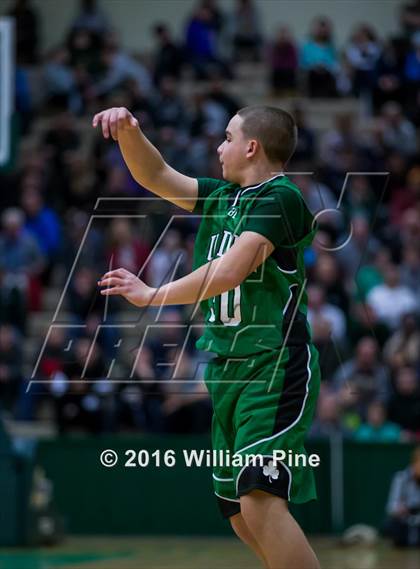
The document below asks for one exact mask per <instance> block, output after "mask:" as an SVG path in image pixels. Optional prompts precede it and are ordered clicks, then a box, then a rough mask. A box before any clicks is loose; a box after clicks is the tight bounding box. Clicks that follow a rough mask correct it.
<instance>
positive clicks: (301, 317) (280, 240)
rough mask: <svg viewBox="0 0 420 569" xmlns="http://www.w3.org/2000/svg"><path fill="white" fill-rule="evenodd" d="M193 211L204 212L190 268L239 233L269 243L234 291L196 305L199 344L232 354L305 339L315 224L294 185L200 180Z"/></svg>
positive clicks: (308, 337) (274, 180)
mask: <svg viewBox="0 0 420 569" xmlns="http://www.w3.org/2000/svg"><path fill="white" fill-rule="evenodd" d="M193 213H195V214H201V215H202V219H201V223H200V226H199V230H198V233H197V237H196V241H195V247H194V269H197V268H198V267H200V266H202V265H205V264H206V263H208V262H209V261H211V260H213V259H217V258H219V257H220V256H222V255H223V254H224V253H225V252H226V251H227V250H228V249H229V248H230V247H232V245H233V244H234V242H235V240H236V239H237V238H238V237H239V236H240V235H241V233H242V232H243V231H254V232H256V233H259V234H261V235H263V236H264V237H266V238H267V239H268V240H269V241H270V242H271V243H272V244H273V245H274V247H275V249H274V251H273V253H272V254H271V255H270V256H269V257H268V258H267V259H266V260H265V261H264V263H262V264H261V265H260V266H259V267H258V268H257V269H256V270H255V271H254V272H252V273H251V274H250V275H249V276H248V277H247V278H246V279H245V280H244V281H243V282H242V283H241V284H240V285H238V286H237V287H236V288H235V289H233V290H230V291H226V292H224V293H223V294H221V295H219V296H217V297H212V298H209V299H207V300H204V301H202V302H201V303H200V307H201V309H202V311H203V314H204V318H205V331H204V333H203V335H202V336H201V337H200V338H199V340H198V341H197V344H196V345H197V348H198V349H200V350H205V351H211V352H215V353H216V354H217V355H219V356H221V357H232V358H234V357H242V356H248V355H251V354H256V353H259V352H263V351H266V350H278V349H280V348H281V346H282V345H283V344H285V345H287V346H290V345H301V344H302V345H303V344H306V343H308V342H310V341H311V333H310V328H309V324H308V322H307V318H306V314H307V294H306V290H305V288H306V280H305V267H304V259H303V252H304V249H305V247H307V246H308V245H310V243H311V242H312V240H313V238H314V235H315V232H316V222H315V219H314V217H313V215H312V214H311V212H310V211H309V209H308V208H307V206H306V204H305V201H304V199H303V197H302V194H301V192H300V190H299V189H298V188H297V186H295V185H294V184H293V183H292V182H291V181H290V180H289V179H288V178H287V177H286V176H284V175H283V174H279V175H277V176H275V177H274V178H272V179H270V180H268V181H266V182H262V183H260V184H256V185H253V186H248V187H240V186H238V185H237V184H232V183H228V182H226V181H223V180H215V179H211V178H199V179H198V199H197V203H196V206H195V208H194V210H193Z"/></svg>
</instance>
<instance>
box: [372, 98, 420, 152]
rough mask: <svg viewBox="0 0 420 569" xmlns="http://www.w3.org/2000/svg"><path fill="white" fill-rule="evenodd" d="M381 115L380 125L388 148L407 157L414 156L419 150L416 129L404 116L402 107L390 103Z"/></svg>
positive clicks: (385, 106)
mask: <svg viewBox="0 0 420 569" xmlns="http://www.w3.org/2000/svg"><path fill="white" fill-rule="evenodd" d="M381 115H382V118H381V123H380V125H381V128H382V132H383V138H384V143H385V145H386V147H387V148H388V149H389V150H397V151H398V152H401V154H404V155H405V156H408V157H411V156H413V155H414V154H415V153H416V150H417V138H416V129H415V127H414V125H413V124H412V123H411V122H410V121H409V120H408V119H407V118H406V117H405V116H404V115H403V112H402V108H401V105H399V104H398V103H396V102H394V101H389V102H388V103H385V105H384V106H383V107H382V112H381Z"/></svg>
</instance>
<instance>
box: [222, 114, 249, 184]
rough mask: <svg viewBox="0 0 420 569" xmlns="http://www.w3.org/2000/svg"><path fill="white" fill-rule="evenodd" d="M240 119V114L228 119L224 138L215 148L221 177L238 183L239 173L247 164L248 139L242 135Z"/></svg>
mask: <svg viewBox="0 0 420 569" xmlns="http://www.w3.org/2000/svg"><path fill="white" fill-rule="evenodd" d="M242 120H243V119H242V118H241V117H240V116H238V115H235V116H234V117H233V118H232V119H231V120H230V121H229V124H228V125H227V127H226V131H225V133H226V138H225V140H224V141H223V142H222V144H221V145H220V146H219V148H218V149H217V153H218V154H219V160H220V163H221V164H222V172H223V178H224V179H225V180H228V181H229V182H235V183H240V179H241V173H242V171H243V168H244V166H246V164H247V160H246V155H247V150H248V143H249V141H248V140H246V139H245V137H244V135H243V132H242V128H241V124H242Z"/></svg>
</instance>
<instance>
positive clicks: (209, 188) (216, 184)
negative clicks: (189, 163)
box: [197, 178, 236, 194]
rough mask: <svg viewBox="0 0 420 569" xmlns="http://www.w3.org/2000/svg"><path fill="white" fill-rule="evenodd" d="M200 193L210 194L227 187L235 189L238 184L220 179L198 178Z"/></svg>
mask: <svg viewBox="0 0 420 569" xmlns="http://www.w3.org/2000/svg"><path fill="white" fill-rule="evenodd" d="M197 182H198V188H199V191H200V190H201V191H202V192H203V193H206V194H210V193H212V192H214V191H216V190H219V189H221V188H227V187H230V186H232V187H235V186H236V184H233V183H232V182H228V181H227V180H220V179H218V178H197Z"/></svg>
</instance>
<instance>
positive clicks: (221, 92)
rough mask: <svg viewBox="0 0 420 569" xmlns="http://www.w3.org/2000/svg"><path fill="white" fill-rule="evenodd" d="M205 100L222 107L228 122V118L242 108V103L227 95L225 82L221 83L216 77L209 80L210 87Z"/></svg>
mask: <svg viewBox="0 0 420 569" xmlns="http://www.w3.org/2000/svg"><path fill="white" fill-rule="evenodd" d="M205 98H206V99H207V100H208V101H213V102H214V103H216V104H218V105H220V106H221V107H223V109H224V110H225V112H226V115H227V117H228V120H229V118H230V117H232V116H233V115H235V114H236V113H237V111H239V109H240V108H241V107H243V104H242V102H241V101H238V99H237V98H236V97H234V96H233V95H232V94H230V93H229V91H228V90H227V88H226V82H225V81H223V79H222V78H221V77H217V76H215V77H212V79H211V80H210V85H209V88H208V91H207V93H206V95H205Z"/></svg>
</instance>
